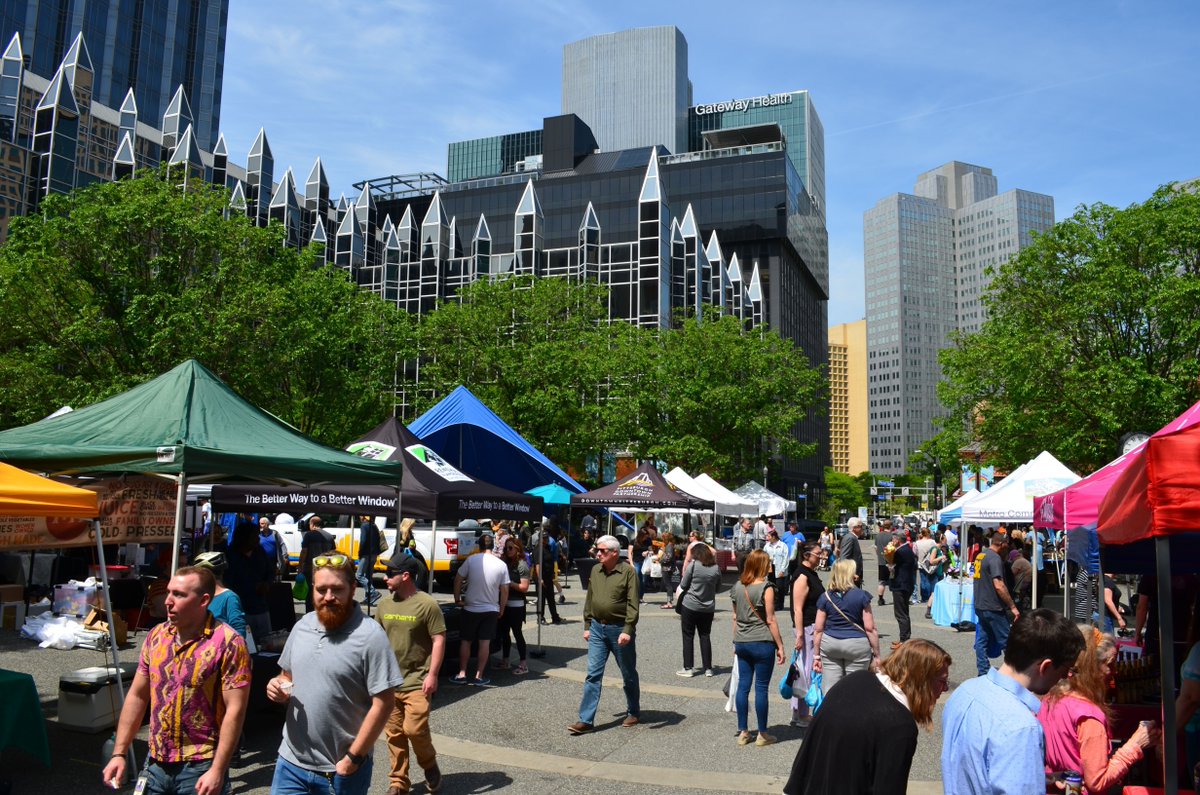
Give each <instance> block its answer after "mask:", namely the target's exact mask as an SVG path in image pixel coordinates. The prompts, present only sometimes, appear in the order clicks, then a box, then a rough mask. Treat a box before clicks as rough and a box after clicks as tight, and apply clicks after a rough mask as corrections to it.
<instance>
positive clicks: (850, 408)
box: [829, 320, 869, 475]
mask: <svg viewBox="0 0 1200 795" xmlns="http://www.w3.org/2000/svg"><path fill="white" fill-rule="evenodd" d="M829 450H830V458H831V460H832V464H833V468H834V469H836V470H837V471H838V472H842V473H844V474H847V475H857V474H858V473H860V472H866V471H867V469H868V468H869V463H868V457H867V321H866V320H859V321H857V322H855V323H842V324H840V325H837V326H831V327H830V328H829Z"/></svg>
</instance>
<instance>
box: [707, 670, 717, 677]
mask: <svg viewBox="0 0 1200 795" xmlns="http://www.w3.org/2000/svg"><path fill="white" fill-rule="evenodd" d="M704 675H705V676H716V675H717V672H716V671H714V670H713V669H711V668H705V669H704Z"/></svg>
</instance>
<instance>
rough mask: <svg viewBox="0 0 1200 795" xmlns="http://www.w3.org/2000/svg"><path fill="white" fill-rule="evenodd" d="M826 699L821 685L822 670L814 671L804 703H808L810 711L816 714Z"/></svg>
mask: <svg viewBox="0 0 1200 795" xmlns="http://www.w3.org/2000/svg"><path fill="white" fill-rule="evenodd" d="M824 700H825V693H824V692H823V688H822V686H821V674H820V672H816V673H813V677H812V684H810V685H809V686H808V692H807V693H805V694H804V703H805V704H808V709H809V711H810V712H811V713H812V714H813V715H816V714H817V710H819V709H820V708H821V702H822V701H824Z"/></svg>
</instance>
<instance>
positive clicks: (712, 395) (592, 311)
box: [414, 277, 824, 482]
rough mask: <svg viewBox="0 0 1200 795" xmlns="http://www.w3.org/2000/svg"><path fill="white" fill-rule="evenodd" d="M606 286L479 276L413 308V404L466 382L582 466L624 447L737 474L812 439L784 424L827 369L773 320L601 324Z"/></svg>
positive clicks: (560, 456) (529, 434) (803, 450)
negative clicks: (438, 300) (756, 323)
mask: <svg viewBox="0 0 1200 795" xmlns="http://www.w3.org/2000/svg"><path fill="white" fill-rule="evenodd" d="M606 306H607V292H606V290H605V288H604V287H603V286H601V285H596V284H577V283H571V282H569V281H567V280H565V279H551V278H543V279H536V278H532V277H527V278H512V279H504V280H498V281H494V282H493V281H479V282H475V283H474V284H472V285H469V286H468V287H466V288H464V289H463V290H462V291H460V293H459V294H458V296H456V298H455V300H452V301H447V302H444V303H442V304H441V305H439V307H438V308H437V309H436V310H434V311H433V312H431V313H429V314H427V315H425V316H424V317H423V318H421V320H420V322H419V323H418V324H417V326H416V328H415V330H414V340H415V347H417V348H418V349H419V350H420V352H421V357H422V363H421V370H420V373H421V375H420V388H419V390H418V393H417V400H416V401H415V403H416V407H417V408H418V410H420V409H423V408H425V407H427V406H428V405H430V404H431V403H432V402H434V401H436V400H437V399H439V398H441V397H442V396H444V395H445V394H446V393H447V392H449V391H450V390H451V389H453V388H454V387H455V386H457V385H458V384H466V385H467V386H468V387H469V388H470V389H471V390H472V391H473V392H474V393H475V394H476V395H477V396H478V397H479V398H480V399H481V400H483V401H484V402H485V403H486V404H487V405H488V406H490V407H491V408H492V409H493V410H494V411H496V412H497V413H498V414H499V415H500V416H501V417H502V418H503V419H504V420H505V421H506V422H508V423H509V424H510V425H512V427H513V428H514V429H516V430H517V431H518V432H519V433H521V434H522V435H524V436H525V437H526V438H528V439H529V440H530V442H532V443H533V444H534V445H535V446H537V447H538V448H539V449H541V450H542V451H543V452H544V453H546V454H547V455H548V456H549V457H550V458H552V459H554V460H556V461H559V462H560V463H569V464H574V465H576V466H577V467H578V468H579V469H580V470H582V464H583V462H584V461H585V460H586V459H587V457H588V456H589V455H593V454H598V453H602V452H605V451H613V450H624V451H628V452H629V453H631V454H632V455H633V456H635V457H637V458H653V459H659V460H663V461H667V462H669V463H670V464H672V465H679V466H681V467H683V468H684V469H685V470H687V471H689V472H699V471H704V472H708V473H710V474H712V475H713V476H714V477H716V478H717V479H718V480H729V481H732V482H740V481H743V480H746V479H748V478H750V477H753V476H754V475H755V474H757V472H758V471H759V468H760V467H761V464H762V460H763V459H762V450H763V444H764V440H768V443H769V444H770V445H771V449H772V450H773V451H774V452H776V453H778V454H781V455H788V456H803V455H807V454H810V453H811V452H812V450H813V449H814V445H812V444H804V443H802V442H801V441H799V440H796V439H795V438H793V436H792V434H791V429H792V427H793V426H794V425H795V424H796V423H798V422H799V421H800V419H802V418H803V417H804V416H806V414H807V412H808V411H810V410H811V409H812V407H813V406H814V405H815V404H816V403H817V401H818V399H819V396H820V395H821V394H822V393H823V387H824V378H823V376H822V375H821V373H820V372H819V371H818V370H817V369H815V368H813V367H811V366H810V365H809V363H808V361H807V359H806V358H805V357H804V356H803V354H802V353H801V352H800V351H799V350H798V349H797V348H796V347H795V346H794V345H793V344H792V343H791V342H789V341H787V340H784V339H783V338H781V337H780V336H779V335H778V334H777V333H775V332H773V331H770V330H769V329H755V330H754V331H753V332H746V331H744V330H743V329H742V328H741V326H740V324H739V323H738V322H737V321H736V320H735V319H734V318H732V317H724V318H720V317H717V316H716V315H711V316H708V317H704V318H690V319H687V320H685V321H683V322H682V323H681V324H679V326H678V327H675V328H670V329H662V330H653V331H651V330H646V329H639V328H637V327H634V326H632V325H630V324H628V323H624V322H609V321H608V319H607V317H608V313H607V309H606Z"/></svg>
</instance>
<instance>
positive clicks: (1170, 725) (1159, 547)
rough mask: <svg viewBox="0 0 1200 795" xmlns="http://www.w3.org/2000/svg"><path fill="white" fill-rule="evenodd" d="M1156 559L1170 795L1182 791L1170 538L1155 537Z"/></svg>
mask: <svg viewBox="0 0 1200 795" xmlns="http://www.w3.org/2000/svg"><path fill="white" fill-rule="evenodd" d="M1154 557H1155V567H1156V574H1157V575H1158V664H1159V678H1160V681H1161V683H1162V690H1163V693H1162V696H1163V698H1162V709H1163V714H1162V736H1163V738H1164V739H1165V742H1163V745H1162V748H1163V789H1164V790H1165V791H1166V793H1167V795H1178V792H1179V760H1178V755H1179V744H1178V743H1177V742H1176V741H1175V664H1174V660H1175V624H1174V615H1173V613H1174V608H1173V606H1172V604H1171V539H1170V537H1169V536H1165V535H1161V536H1155V538H1154Z"/></svg>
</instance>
